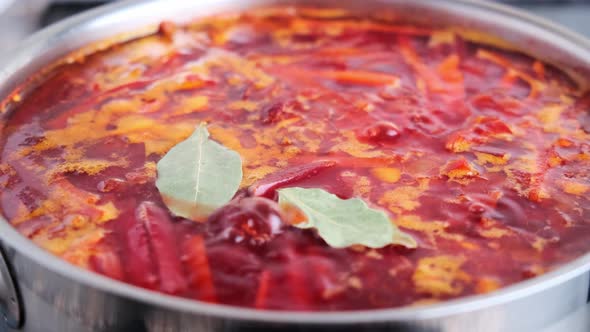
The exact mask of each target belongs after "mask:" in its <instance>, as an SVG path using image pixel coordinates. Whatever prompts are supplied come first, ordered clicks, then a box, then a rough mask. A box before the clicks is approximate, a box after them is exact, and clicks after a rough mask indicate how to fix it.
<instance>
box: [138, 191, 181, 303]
mask: <svg viewBox="0 0 590 332" xmlns="http://www.w3.org/2000/svg"><path fill="white" fill-rule="evenodd" d="M135 218H136V220H137V223H138V224H140V225H143V226H144V227H145V230H146V232H147V235H148V236H149V241H150V245H151V249H152V253H153V257H154V258H155V260H156V263H157V266H158V272H159V275H160V288H161V290H162V291H163V292H166V293H170V294H176V293H180V292H182V291H184V290H186V288H187V281H186V279H185V277H184V275H183V273H182V265H181V262H180V253H179V250H178V247H177V245H176V236H175V234H174V229H173V227H172V220H170V217H169V216H168V214H167V213H166V211H164V210H163V209H161V208H160V207H158V206H157V205H156V204H154V203H152V202H142V203H141V204H140V205H139V206H138V207H137V209H136V210H135Z"/></svg>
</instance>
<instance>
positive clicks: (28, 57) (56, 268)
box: [0, 0, 590, 324]
mask: <svg viewBox="0 0 590 332" xmlns="http://www.w3.org/2000/svg"><path fill="white" fill-rule="evenodd" d="M165 1H166V0H148V1H144V2H141V1H133V0H130V1H123V2H118V3H113V4H108V5H105V6H101V7H99V8H95V9H92V10H89V11H87V12H85V13H82V14H78V15H75V16H73V17H70V18H67V19H65V20H63V21H61V22H59V23H57V24H54V25H52V26H50V27H48V28H45V29H43V30H41V31H39V32H37V33H35V34H34V35H33V36H31V37H30V38H28V39H27V40H26V41H25V42H24V43H23V44H21V46H20V47H18V48H17V49H16V50H15V51H14V52H13V53H11V54H10V55H11V56H10V57H9V59H4V61H3V63H2V65H0V96H2V98H0V101H1V100H2V99H3V98H6V97H7V96H9V95H10V94H9V93H10V92H11V91H10V90H8V89H9V88H11V89H13V87H8V88H7V87H6V86H4V87H3V86H2V85H3V83H6V82H7V81H9V80H11V79H12V80H15V78H14V76H18V75H20V74H21V71H23V70H24V69H25V67H27V65H28V64H29V62H32V61H33V59H34V58H35V57H36V56H41V55H43V52H47V49H46V48H45V47H47V45H46V44H47V43H48V42H47V40H48V39H49V40H50V41H51V40H52V39H55V38H59V37H60V36H62V37H63V36H66V37H67V38H72V37H73V36H74V34H73V33H72V31H76V30H78V29H80V28H81V27H85V28H92V21H93V20H95V19H97V18H103V19H107V20H108V19H111V20H113V19H114V20H116V19H120V18H115V17H112V16H113V14H115V13H117V12H119V11H123V10H133V9H136V8H138V7H141V6H152V5H153V6H155V5H157V4H158V3H164V2H165ZM221 1H226V2H231V0H221ZM394 1H395V0H394ZM296 2H297V1H296ZM381 2H382V3H383V5H385V6H386V5H387V2H391V1H390V0H382V1H381ZM424 2H425V3H443V1H440V0H425V1H424ZM445 4H449V5H458V6H463V7H467V8H468V9H470V10H476V11H479V12H493V13H494V14H498V15H501V16H503V17H506V18H511V19H516V20H518V21H519V22H520V23H521V24H524V25H525V26H528V27H534V28H537V29H541V30H543V31H545V32H546V33H548V34H550V35H551V36H554V37H558V38H562V39H563V40H566V41H567V42H569V43H571V44H572V45H577V46H578V47H581V48H582V49H584V50H586V51H590V40H588V39H586V38H585V37H583V36H581V35H579V34H577V33H575V32H572V31H570V30H569V29H567V28H564V27H561V26H559V25H556V24H554V23H551V22H549V21H547V20H545V19H542V18H539V17H536V16H534V15H531V14H528V13H524V12H522V11H520V10H517V9H513V8H511V7H508V6H506V5H501V4H496V3H491V2H484V1H483V0H445V1H444V3H443V5H445ZM194 17H198V15H194ZM160 19H162V18H160ZM506 26H507V28H508V29H511V27H510V26H509V24H505V26H504V27H506ZM512 29H514V27H512ZM40 44H44V45H45V47H40V46H38V45H40ZM75 48H78V47H75ZM61 56H63V54H61V55H60V56H58V57H61ZM44 65H47V62H46V63H45V64H44ZM34 72H38V70H36V69H35V70H34ZM30 74H32V73H29V74H28V75H30ZM5 85H6V84H5ZM4 92H6V94H5V93H4ZM0 241H1V242H0V244H5V245H8V247H10V248H12V249H14V250H17V251H18V252H19V253H20V254H22V255H24V256H26V257H27V258H29V259H31V260H33V261H34V262H36V263H37V264H40V265H41V266H43V267H45V268H46V269H48V270H51V271H52V272H54V273H57V274H59V275H61V276H63V277H66V278H69V279H72V280H74V281H76V282H78V283H80V284H83V285H87V286H90V287H94V288H96V289H98V290H101V291H104V292H107V293H110V294H113V295H116V296H120V297H122V298H126V299H130V300H135V301H139V302H144V303H148V304H151V305H155V306H158V307H162V308H166V309H169V310H176V311H181V312H185V313H191V314H200V315H208V316H215V317H219V318H229V319H239V320H244V321H259V322H273V323H290V322H297V323H298V324H350V323H365V322H381V321H398V322H402V321H406V322H407V321H412V320H422V319H433V318H439V317H444V316H450V315H455V314H458V313H464V312H470V311H476V310H480V309H484V308H488V307H492V306H495V305H501V304H503V303H507V302H510V301H514V300H518V299H521V298H524V297H526V296H529V295H533V294H536V293H539V292H542V291H543V290H546V289H548V288H551V287H554V286H556V285H559V284H561V283H563V282H566V281H568V280H570V279H573V278H575V277H577V276H579V275H581V274H583V273H584V272H587V271H588V270H589V269H590V252H589V253H587V254H585V255H583V256H581V257H579V258H577V259H575V260H573V261H571V262H569V263H567V264H564V265H563V266H561V267H560V268H558V269H556V270H554V271H551V272H549V273H546V274H544V275H542V276H539V277H536V278H533V279H530V280H526V281H523V282H519V283H516V284H514V285H511V286H507V287H504V288H502V289H500V290H497V291H494V292H492V293H489V294H485V295H472V296H466V297H462V298H459V299H454V300H448V301H444V302H440V303H435V304H430V305H425V306H420V307H400V308H390V309H376V310H354V311H337V312H300V311H271V310H259V309H248V308H242V307H235V306H229V305H223V304H210V303H206V302H201V301H198V300H192V299H186V298H182V297H177V296H172V295H166V294H163V293H160V292H156V291H151V290H147V289H143V288H140V287H137V286H133V285H131V284H127V283H124V282H121V281H117V280H114V279H110V278H108V277H105V276H102V275H99V274H97V273H94V272H91V271H87V270H84V269H82V268H79V267H77V266H75V265H71V264H69V263H68V262H66V261H65V260H63V259H61V258H59V257H57V256H54V255H53V254H51V253H49V252H47V251H45V250H44V249H42V248H40V247H38V246H37V245H36V244H35V243H33V242H32V241H30V240H29V239H28V238H26V237H25V236H23V235H21V234H20V233H19V232H18V231H17V230H16V229H15V228H13V227H12V225H11V224H10V223H9V222H8V221H7V220H6V219H4V218H3V217H2V216H0ZM17 282H18V281H17Z"/></svg>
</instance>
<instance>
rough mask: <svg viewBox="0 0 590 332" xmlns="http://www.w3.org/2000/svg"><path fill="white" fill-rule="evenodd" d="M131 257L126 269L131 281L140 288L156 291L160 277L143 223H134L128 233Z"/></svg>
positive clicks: (128, 258)
mask: <svg viewBox="0 0 590 332" xmlns="http://www.w3.org/2000/svg"><path fill="white" fill-rule="evenodd" d="M126 235H127V241H126V242H127V245H128V252H129V256H128V257H127V260H126V263H125V267H126V271H127V276H128V277H129V280H130V281H131V282H132V283H133V284H135V285H138V286H140V287H144V288H150V289H156V288H157V284H156V283H157V281H158V277H157V275H156V273H155V271H154V265H153V260H152V253H151V249H150V238H149V235H148V233H147V231H146V229H145V226H144V225H143V224H142V223H133V225H132V226H131V227H130V228H129V230H128V231H127V233H126Z"/></svg>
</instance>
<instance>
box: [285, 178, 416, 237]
mask: <svg viewBox="0 0 590 332" xmlns="http://www.w3.org/2000/svg"><path fill="white" fill-rule="evenodd" d="M278 193H279V205H280V206H281V208H282V209H285V210H289V209H292V207H295V208H297V209H299V210H300V211H301V212H303V214H305V217H306V220H303V221H301V222H299V223H296V224H294V226H295V227H298V228H315V229H317V232H318V234H319V236H320V237H321V238H322V239H324V241H326V243H328V245H330V246H331V247H334V248H345V247H349V246H352V245H355V244H360V245H364V246H366V247H370V248H382V247H385V246H387V245H390V244H399V245H402V246H405V247H408V248H415V247H416V241H415V240H414V239H413V238H412V237H411V236H410V235H409V234H407V233H404V232H402V231H401V230H399V229H398V228H397V226H396V225H395V224H394V223H392V222H391V220H390V219H389V217H388V216H387V214H386V213H385V212H384V211H381V210H376V209H372V208H370V207H369V206H367V204H366V203H365V202H364V201H363V200H361V199H359V198H351V199H346V200H345V199H340V198H338V197H337V196H336V195H333V194H330V193H329V192H327V191H325V190H322V189H306V188H298V187H294V188H285V189H280V190H278Z"/></svg>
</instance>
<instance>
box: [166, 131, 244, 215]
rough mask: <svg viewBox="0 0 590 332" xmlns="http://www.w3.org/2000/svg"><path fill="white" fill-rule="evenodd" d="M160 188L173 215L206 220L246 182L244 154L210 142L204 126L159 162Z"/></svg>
mask: <svg viewBox="0 0 590 332" xmlns="http://www.w3.org/2000/svg"><path fill="white" fill-rule="evenodd" d="M157 170H158V178H157V180H156V187H158V190H159V191H160V195H162V199H163V200H164V203H165V204H166V206H168V209H170V211H172V213H173V214H175V215H177V216H181V217H185V218H188V219H193V220H202V219H204V218H206V217H207V216H208V215H209V214H211V213H212V212H213V211H214V210H215V209H217V208H219V207H221V206H222V205H224V204H226V203H227V202H229V201H230V200H231V199H232V198H233V196H234V195H235V193H236V192H237V190H238V188H239V186H240V182H241V181H242V160H241V159H240V155H239V154H238V153H237V152H235V151H232V150H230V149H228V148H226V147H224V146H223V145H221V144H219V143H217V142H215V141H213V140H211V139H209V132H208V131H207V128H206V127H205V125H204V124H201V125H199V127H197V129H196V130H195V131H194V132H193V134H192V135H191V136H190V137H189V138H187V139H186V140H184V141H182V142H180V143H178V144H177V145H175V146H174V147H173V148H172V149H170V151H168V153H166V155H165V156H164V157H163V158H162V159H161V160H160V161H159V162H158V165H157Z"/></svg>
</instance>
